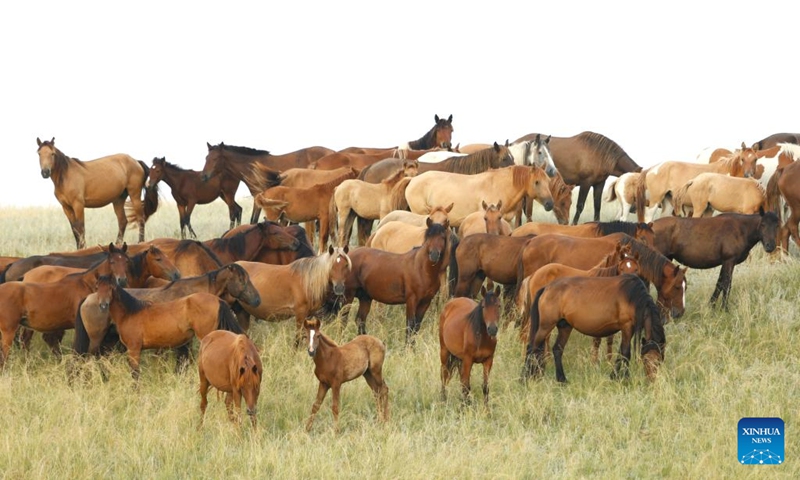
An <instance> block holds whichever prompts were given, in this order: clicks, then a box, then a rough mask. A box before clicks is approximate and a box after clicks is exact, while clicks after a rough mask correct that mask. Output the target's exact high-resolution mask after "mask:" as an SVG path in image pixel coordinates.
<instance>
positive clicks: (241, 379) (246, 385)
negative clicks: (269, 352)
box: [233, 340, 264, 427]
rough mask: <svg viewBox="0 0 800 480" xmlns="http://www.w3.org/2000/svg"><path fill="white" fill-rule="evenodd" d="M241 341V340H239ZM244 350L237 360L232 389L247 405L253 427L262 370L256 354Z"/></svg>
mask: <svg viewBox="0 0 800 480" xmlns="http://www.w3.org/2000/svg"><path fill="white" fill-rule="evenodd" d="M240 341H243V340H240ZM249 350H250V349H248V350H246V351H245V352H244V354H243V355H242V356H241V358H237V359H236V361H237V362H238V363H239V369H238V373H239V375H238V377H237V378H236V379H235V380H234V381H233V384H234V388H235V389H236V390H238V391H239V392H241V395H242V397H244V403H245V405H247V415H248V416H249V417H250V421H251V423H252V424H253V426H254V427H255V425H256V404H257V403H258V396H259V394H260V393H261V376H262V374H263V373H264V368H263V367H262V366H261V359H260V358H259V357H258V355H257V352H252V351H249Z"/></svg>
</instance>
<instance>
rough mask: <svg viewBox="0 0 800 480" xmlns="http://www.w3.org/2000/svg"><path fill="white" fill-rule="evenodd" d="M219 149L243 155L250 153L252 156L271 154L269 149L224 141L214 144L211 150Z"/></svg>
mask: <svg viewBox="0 0 800 480" xmlns="http://www.w3.org/2000/svg"><path fill="white" fill-rule="evenodd" d="M217 149H219V150H227V151H229V152H233V153H238V154H241V155H249V156H251V157H256V156H262V155H270V153H269V151H267V150H258V149H256V148H250V147H237V146H236V145H225V144H224V143H220V144H219V145H214V146H212V147H211V150H217Z"/></svg>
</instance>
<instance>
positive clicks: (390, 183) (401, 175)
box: [381, 169, 405, 187]
mask: <svg viewBox="0 0 800 480" xmlns="http://www.w3.org/2000/svg"><path fill="white" fill-rule="evenodd" d="M404 177H405V172H404V171H403V170H402V169H401V170H398V171H397V172H395V174H394V175H392V176H391V177H389V178H385V179H383V180H381V183H384V184H386V185H388V186H390V187H393V186H394V185H395V184H396V183H397V182H399V181H400V180H402V179H403V178H404Z"/></svg>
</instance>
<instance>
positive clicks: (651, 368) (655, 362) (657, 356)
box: [642, 345, 666, 381]
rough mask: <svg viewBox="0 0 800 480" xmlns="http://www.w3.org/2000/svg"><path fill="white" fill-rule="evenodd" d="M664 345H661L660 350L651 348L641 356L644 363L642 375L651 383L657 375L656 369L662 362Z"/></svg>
mask: <svg viewBox="0 0 800 480" xmlns="http://www.w3.org/2000/svg"><path fill="white" fill-rule="evenodd" d="M665 347H666V345H661V346H660V348H655V347H653V348H651V349H650V350H648V351H646V352H644V353H643V354H642V362H643V363H644V373H645V375H647V379H648V380H650V381H653V380H655V379H656V375H657V374H658V367H659V366H660V365H661V362H663V361H664V348H665Z"/></svg>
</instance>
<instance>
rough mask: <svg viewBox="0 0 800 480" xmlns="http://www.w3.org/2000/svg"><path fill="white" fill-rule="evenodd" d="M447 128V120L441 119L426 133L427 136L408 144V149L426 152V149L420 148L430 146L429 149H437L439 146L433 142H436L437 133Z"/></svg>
mask: <svg viewBox="0 0 800 480" xmlns="http://www.w3.org/2000/svg"><path fill="white" fill-rule="evenodd" d="M446 126H447V119H445V118H440V119H439V121H438V122H436V124H435V125H434V126H433V127H431V129H430V130H428V131H427V132H426V133H425V135H423V136H421V137H419V138H418V139H416V140H411V141H410V142H408V148H410V149H412V150H425V148H420V147H425V146H428V148H433V147H437V146H438V145H434V144H433V143H431V142H433V141H434V140H435V137H436V131H437V130H439V129H440V128H444V127H446Z"/></svg>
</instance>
